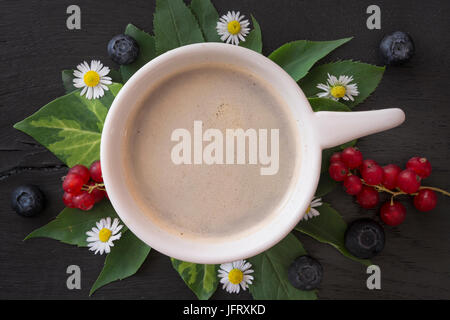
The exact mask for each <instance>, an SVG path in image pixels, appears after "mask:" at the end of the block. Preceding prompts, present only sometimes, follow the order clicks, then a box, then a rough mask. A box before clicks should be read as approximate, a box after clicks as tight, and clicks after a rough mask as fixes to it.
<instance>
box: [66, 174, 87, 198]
mask: <svg viewBox="0 0 450 320" xmlns="http://www.w3.org/2000/svg"><path fill="white" fill-rule="evenodd" d="M83 185H84V181H83V178H82V177H81V176H80V175H79V174H76V173H69V174H68V175H67V176H66V177H65V178H64V181H63V184H62V187H63V189H64V191H65V192H69V193H73V194H79V193H81V188H82V187H83Z"/></svg>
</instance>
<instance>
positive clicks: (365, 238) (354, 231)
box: [345, 218, 384, 259]
mask: <svg viewBox="0 0 450 320" xmlns="http://www.w3.org/2000/svg"><path fill="white" fill-rule="evenodd" d="M345 247H346V248H347V250H348V251H349V252H350V253H351V254H353V255H354V256H355V257H358V258H361V259H368V258H372V257H373V256H376V255H377V254H379V253H380V252H381V251H382V250H383V248H384V230H383V227H382V226H381V225H379V224H378V223H377V222H375V221H373V220H372V219H368V218H364V219H358V220H355V221H353V222H352V223H351V224H350V225H349V226H348V228H347V231H346V232H345Z"/></svg>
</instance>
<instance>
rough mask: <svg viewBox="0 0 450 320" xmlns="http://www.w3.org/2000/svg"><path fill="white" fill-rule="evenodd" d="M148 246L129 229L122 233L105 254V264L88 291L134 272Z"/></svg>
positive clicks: (144, 256) (92, 291) (148, 250)
mask: <svg viewBox="0 0 450 320" xmlns="http://www.w3.org/2000/svg"><path fill="white" fill-rule="evenodd" d="M150 249H151V248H150V247H149V246H147V245H146V244H145V243H144V242H142V241H141V240H139V239H138V238H137V237H136V236H135V235H134V234H133V233H132V232H131V231H127V232H125V233H122V238H120V239H119V240H116V241H115V242H114V247H112V248H111V252H110V253H109V254H108V255H107V256H106V259H105V265H104V266H103V269H102V272H101V273H100V275H99V276H98V278H97V280H96V281H95V283H94V285H93V286H92V288H91V291H90V292H89V295H92V294H93V293H94V291H95V290H97V289H98V288H100V287H102V286H104V285H106V284H108V283H110V282H113V281H116V280H122V279H125V278H127V277H129V276H132V275H133V274H135V273H136V272H137V271H138V270H139V268H140V267H141V265H142V264H143V263H144V261H145V259H146V258H147V255H148V253H149V252H150Z"/></svg>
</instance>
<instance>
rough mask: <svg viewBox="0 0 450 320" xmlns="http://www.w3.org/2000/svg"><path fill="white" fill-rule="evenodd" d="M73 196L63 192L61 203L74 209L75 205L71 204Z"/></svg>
mask: <svg viewBox="0 0 450 320" xmlns="http://www.w3.org/2000/svg"><path fill="white" fill-rule="evenodd" d="M74 197H75V195H74V194H73V193H69V192H64V194H63V198H62V199H63V202H64V205H65V206H66V207H68V208H76V206H75V204H74V203H73V198H74Z"/></svg>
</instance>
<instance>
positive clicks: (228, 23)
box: [216, 11, 250, 45]
mask: <svg viewBox="0 0 450 320" xmlns="http://www.w3.org/2000/svg"><path fill="white" fill-rule="evenodd" d="M244 18H245V16H244V15H240V13H239V11H238V12H234V11H231V12H230V11H228V13H227V14H225V15H223V16H222V17H221V18H220V19H219V21H218V22H217V26H216V29H217V33H218V34H219V36H220V40H222V41H226V43H231V44H235V45H238V44H239V40H240V41H245V37H246V36H247V35H248V33H249V31H250V28H249V27H248V26H249V25H250V22H248V20H242V19H244Z"/></svg>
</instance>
